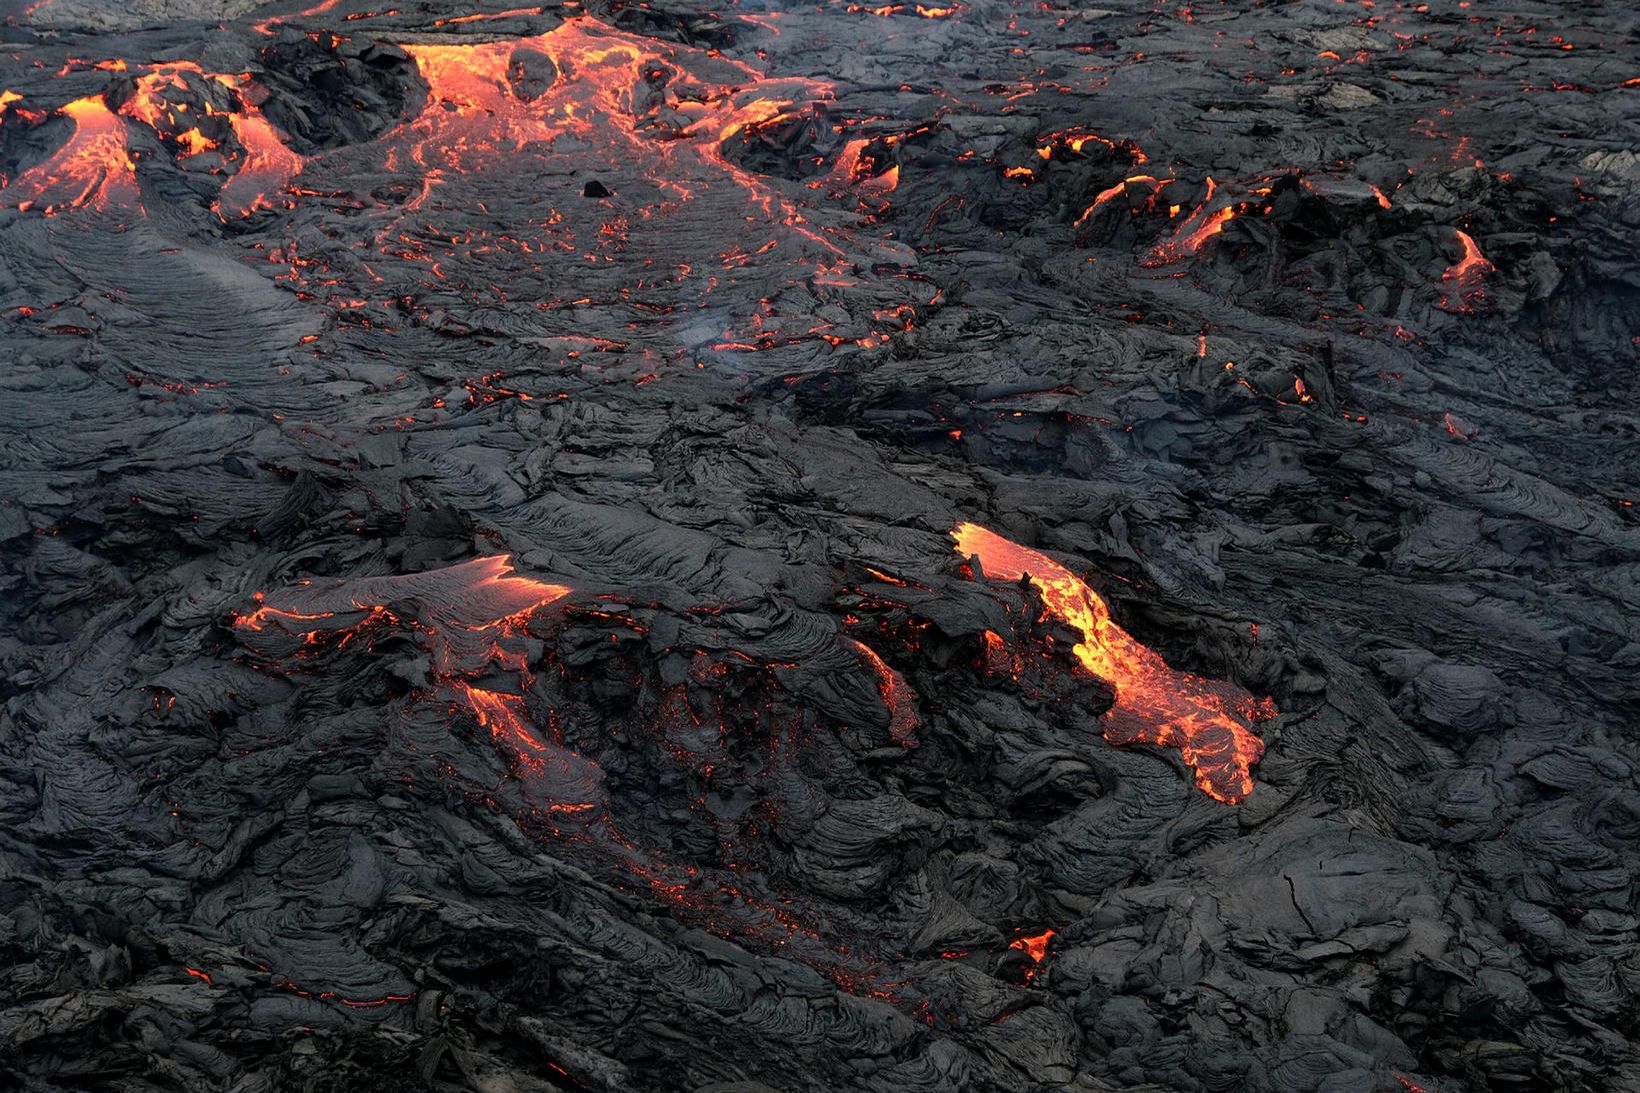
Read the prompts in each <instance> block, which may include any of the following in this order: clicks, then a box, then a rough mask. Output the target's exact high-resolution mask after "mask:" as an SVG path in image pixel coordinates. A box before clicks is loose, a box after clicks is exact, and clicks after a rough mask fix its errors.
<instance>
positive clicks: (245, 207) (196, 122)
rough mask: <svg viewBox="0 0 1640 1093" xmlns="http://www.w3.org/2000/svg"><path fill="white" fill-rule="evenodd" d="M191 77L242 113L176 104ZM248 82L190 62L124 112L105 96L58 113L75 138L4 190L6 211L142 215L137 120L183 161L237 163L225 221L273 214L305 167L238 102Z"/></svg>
mask: <svg viewBox="0 0 1640 1093" xmlns="http://www.w3.org/2000/svg"><path fill="white" fill-rule="evenodd" d="M122 67H123V65H122ZM185 75H192V76H194V77H197V78H198V79H199V80H200V81H210V82H215V83H217V84H220V85H222V86H223V87H226V88H229V89H231V90H232V91H233V92H234V97H235V99H236V100H237V101H238V102H239V104H240V109H237V110H217V109H216V108H215V107H213V106H212V105H211V103H210V102H209V101H208V100H207V101H205V103H204V106H203V113H199V112H197V111H190V109H189V106H188V104H187V103H186V102H185V101H182V100H181V99H180V98H178V97H177V96H176V93H177V92H178V91H186V90H187V89H188V88H187V84H186V83H185V81H184V76H185ZM249 79H250V78H249V77H248V76H241V75H223V74H218V73H208V72H205V71H203V70H202V69H201V68H200V67H199V66H198V65H197V64H194V63H193V62H191V61H169V62H166V63H164V64H158V65H154V66H152V67H151V68H149V69H148V70H147V71H145V72H144V73H143V75H141V76H139V77H137V79H136V87H135V89H134V91H133V93H132V94H131V96H130V97H129V98H127V99H126V100H125V102H124V103H123V104H122V105H121V106H120V108H119V110H118V111H117V112H116V111H113V110H110V109H109V108H108V104H107V103H106V102H105V101H104V99H103V97H102V96H100V95H90V96H87V97H86V98H83V99H76V100H75V101H73V102H71V103H69V104H67V105H66V106H64V107H62V108H61V109H60V110H59V111H58V113H60V114H62V115H63V116H65V117H68V118H70V119H71V120H72V121H73V122H74V132H73V133H72V134H71V135H70V136H69V139H68V141H67V142H66V143H64V145H63V146H62V147H61V148H59V149H58V150H57V151H56V152H55V153H54V154H53V155H52V156H51V157H50V158H49V159H47V160H46V161H45V162H43V163H40V164H38V165H37V166H35V167H32V168H30V169H29V170H27V171H24V172H23V173H22V174H20V175H18V176H17V178H15V179H13V180H12V181H11V184H10V185H9V186H7V187H6V189H5V193H6V200H7V203H8V204H15V205H16V207H17V208H19V209H22V210H25V211H26V210H28V209H32V208H35V207H37V206H43V208H42V211H43V212H44V213H45V215H47V216H55V215H57V214H58V213H61V212H63V211H65V210H68V209H81V208H89V209H97V210H102V209H107V208H110V207H115V208H136V209H138V210H139V211H140V210H141V202H140V199H139V196H138V188H137V177H136V172H135V163H134V161H133V160H132V158H131V152H130V148H129V145H128V142H127V140H126V131H125V121H124V120H123V119H124V118H130V119H132V120H133V121H137V122H140V123H142V124H144V125H147V126H148V127H149V128H151V129H153V130H154V131H155V132H156V133H157V134H159V135H160V136H162V137H167V138H169V139H171V140H173V141H175V142H176V144H177V145H178V150H177V153H176V156H177V158H178V159H179V160H180V159H187V158H190V157H192V156H197V155H200V154H201V153H204V152H207V151H217V152H220V153H221V154H222V156H223V160H224V162H225V163H226V164H233V163H234V162H235V161H236V160H237V161H238V164H237V169H236V170H235V171H234V172H233V174H231V175H230V176H229V177H228V179H227V181H226V182H225V183H224V184H223V186H222V189H221V191H220V193H219V194H218V196H217V202H216V205H217V213H218V215H221V213H222V210H223V209H226V210H228V211H230V212H232V213H234V214H236V215H240V216H243V215H245V214H246V213H248V212H250V211H252V210H254V209H258V208H267V207H270V206H271V205H272V199H271V198H270V196H269V195H270V194H273V193H276V192H277V191H279V190H281V189H283V188H284V187H285V186H286V185H287V184H288V183H289V182H290V180H291V178H292V177H294V176H295V175H296V174H297V172H299V171H301V170H302V168H303V166H304V165H305V164H306V160H305V159H304V158H303V157H302V156H300V155H298V154H297V153H295V152H293V151H291V150H290V149H289V148H287V147H286V146H285V143H284V141H283V140H282V139H281V138H280V136H279V133H278V131H277V130H275V129H274V127H273V125H272V124H271V123H270V122H269V121H268V119H267V118H265V117H264V116H263V115H262V113H261V111H259V110H257V109H256V108H255V107H253V106H250V105H249V104H248V103H247V102H246V101H245V100H244V97H243V96H242V95H240V94H239V92H240V91H241V90H243V88H244V87H245V85H246V84H247V83H248V82H249ZM173 99H175V100H176V101H173ZM11 101H15V99H13V100H11ZM202 127H204V128H202ZM205 128H208V129H210V130H211V132H212V133H215V134H216V136H217V137H222V136H225V135H226V133H227V132H230V131H231V132H232V134H233V138H234V140H235V142H237V144H238V148H237V149H234V148H224V147H223V146H222V144H221V143H220V141H219V140H217V139H216V138H215V137H213V136H212V135H211V134H210V133H207V132H205ZM217 173H221V172H217Z"/></svg>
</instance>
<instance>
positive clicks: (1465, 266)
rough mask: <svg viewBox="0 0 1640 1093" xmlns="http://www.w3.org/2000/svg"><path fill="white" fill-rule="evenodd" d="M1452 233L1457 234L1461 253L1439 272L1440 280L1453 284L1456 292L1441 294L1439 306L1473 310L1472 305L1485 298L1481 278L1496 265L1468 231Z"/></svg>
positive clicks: (1448, 308) (1447, 308)
mask: <svg viewBox="0 0 1640 1093" xmlns="http://www.w3.org/2000/svg"><path fill="white" fill-rule="evenodd" d="M1453 234H1454V235H1455V236H1457V238H1458V245H1459V246H1461V247H1462V248H1463V254H1462V255H1461V256H1460V257H1459V259H1458V260H1457V261H1456V262H1454V263H1452V265H1450V266H1448V267H1447V268H1446V272H1444V273H1442V274H1441V281H1442V282H1443V283H1446V284H1450V285H1453V286H1455V287H1456V289H1457V293H1456V295H1454V294H1453V293H1451V292H1448V293H1446V294H1445V295H1443V296H1442V297H1441V303H1440V306H1441V307H1442V308H1443V309H1445V310H1447V311H1473V310H1474V305H1475V304H1476V303H1479V302H1481V301H1482V300H1483V299H1484V298H1485V296H1484V287H1483V285H1482V280H1483V278H1484V277H1485V276H1486V274H1488V273H1491V272H1492V270H1493V269H1495V268H1496V267H1495V266H1493V265H1492V263H1491V262H1489V261H1487V258H1486V256H1485V255H1484V254H1482V253H1481V248H1480V246H1479V245H1478V244H1476V242H1475V241H1474V240H1473V239H1471V238H1470V237H1469V233H1468V232H1464V231H1455V232H1453Z"/></svg>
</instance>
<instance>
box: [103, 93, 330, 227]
mask: <svg viewBox="0 0 1640 1093" xmlns="http://www.w3.org/2000/svg"><path fill="white" fill-rule="evenodd" d="M185 73H191V74H193V75H194V76H197V77H198V78H199V79H201V80H209V81H214V82H215V83H218V84H221V85H222V86H223V87H226V88H229V89H230V90H232V91H233V92H234V97H235V99H237V100H238V102H239V103H240V106H241V108H240V109H239V110H220V111H219V110H217V109H215V108H214V107H213V106H212V105H211V104H210V103H209V102H206V103H205V107H204V109H205V120H206V122H207V123H209V120H210V119H212V118H220V119H222V120H223V121H225V122H226V123H227V125H228V127H229V129H231V130H232V132H233V136H234V139H235V141H237V142H238V144H239V147H240V148H241V149H243V151H242V152H230V153H225V158H227V159H228V160H229V161H230V162H231V161H232V160H234V159H238V160H239V161H240V162H239V164H238V169H237V170H236V171H235V172H234V173H233V175H232V177H230V178H229V179H228V181H227V182H225V183H224V184H223V186H222V190H221V192H220V193H219V194H218V195H217V212H218V214H219V215H220V213H221V211H222V210H223V209H227V210H229V211H230V212H232V213H234V214H235V215H238V216H244V215H245V214H247V213H249V212H252V211H254V210H256V209H265V208H271V207H272V205H273V200H272V198H271V197H270V196H269V195H270V194H273V193H277V192H278V191H280V190H282V189H284V188H285V186H286V185H288V184H289V183H290V180H291V179H292V178H294V177H295V176H296V175H297V174H298V173H299V172H300V171H301V170H302V168H303V167H304V166H305V165H306V163H307V160H306V159H305V158H304V157H303V156H300V155H298V154H297V153H295V152H293V151H291V150H290V149H289V148H288V147H286V145H285V142H284V140H283V139H282V138H281V137H280V136H279V133H278V131H277V130H276V129H274V127H273V124H272V123H271V122H269V121H268V119H267V118H266V117H264V116H263V115H262V112H261V111H260V110H258V109H257V108H256V107H254V106H251V105H250V104H249V102H248V101H246V99H245V97H244V95H242V94H240V92H242V91H244V90H245V89H246V88H247V86H248V85H249V83H250V77H249V76H244V75H224V74H222V73H211V72H205V71H204V70H202V69H201V68H200V67H199V66H198V65H197V64H194V63H193V62H191V61H173V62H169V63H166V64H162V65H156V66H154V68H153V69H152V71H150V72H148V73H146V74H145V75H143V76H141V77H139V78H138V79H137V87H136V92H135V94H133V95H132V96H131V98H130V99H128V100H126V102H125V104H124V105H123V106H121V107H120V113H122V114H127V115H129V116H130V117H133V118H135V119H137V120H138V121H141V122H144V123H145V124H147V125H148V126H149V127H150V128H152V129H153V130H154V131H155V132H157V133H159V134H160V135H162V136H170V137H173V138H174V139H176V140H178V141H179V142H181V143H182V144H183V145H184V148H183V155H184V156H187V155H197V154H198V153H199V152H201V151H204V150H205V149H207V148H216V147H218V146H217V144H216V142H215V141H212V140H210V139H209V138H208V137H207V136H206V135H205V134H203V133H202V132H200V130H199V128H198V119H194V120H192V121H190V120H189V115H188V109H187V106H186V105H185V104H173V103H172V101H171V100H170V98H169V97H168V95H167V93H168V92H174V91H178V90H186V88H187V85H186V84H185V83H184V82H183V75H184V74H185ZM189 125H193V126H194V127H193V128H187V126H189Z"/></svg>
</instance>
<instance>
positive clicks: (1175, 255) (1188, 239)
mask: <svg viewBox="0 0 1640 1093" xmlns="http://www.w3.org/2000/svg"><path fill="white" fill-rule="evenodd" d="M1217 190H1218V184H1217V183H1216V182H1214V181H1213V179H1212V178H1211V177H1209V178H1208V179H1207V193H1206V195H1205V196H1204V197H1203V198H1202V200H1201V204H1199V205H1197V206H1196V208H1195V211H1194V212H1192V213H1191V214H1190V216H1189V218H1188V219H1186V220H1185V222H1184V223H1183V224H1181V225H1179V230H1178V231H1176V232H1174V233H1173V237H1172V238H1171V239H1168V240H1165V241H1164V242H1161V243H1158V244H1157V245H1156V246H1155V247H1153V248H1151V251H1150V253H1149V254H1148V255H1146V256H1145V259H1144V261H1143V262H1141V263H1140V264H1141V265H1145V266H1165V265H1168V264H1170V263H1172V262H1177V261H1179V260H1180V259H1183V258H1188V257H1190V256H1191V255H1193V254H1195V253H1196V252H1197V251H1199V250H1201V248H1202V245H1203V244H1204V243H1206V242H1207V241H1208V240H1209V239H1212V238H1213V237H1214V236H1216V235H1218V234H1219V233H1220V232H1222V231H1223V230H1224V226H1225V225H1226V224H1228V223H1229V222H1230V221H1231V220H1233V219H1235V216H1236V207H1235V206H1234V205H1233V204H1231V205H1221V206H1219V207H1218V208H1216V209H1213V210H1212V211H1209V210H1208V205H1209V204H1210V203H1211V202H1212V200H1213V195H1214V193H1215V192H1217Z"/></svg>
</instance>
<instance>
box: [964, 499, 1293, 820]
mask: <svg viewBox="0 0 1640 1093" xmlns="http://www.w3.org/2000/svg"><path fill="white" fill-rule="evenodd" d="M951 537H952V538H953V539H954V540H956V549H957V553H958V554H960V555H962V556H963V557H964V558H978V559H979V562H980V565H981V566H982V567H983V568H984V572H985V576H987V577H990V578H993V579H996V580H1004V581H1017V580H1020V579H1021V578H1029V579H1030V582H1031V585H1032V586H1033V587H1034V588H1035V589H1036V591H1037V593H1038V594H1039V595H1040V596H1041V597H1042V606H1043V608H1044V609H1045V610H1046V611H1047V612H1048V614H1050V615H1052V616H1053V617H1054V618H1056V619H1058V620H1059V621H1060V622H1063V623H1065V624H1066V625H1068V626H1071V627H1073V628H1074V629H1076V630H1079V631H1081V633H1082V640H1081V641H1080V642H1078V643H1077V645H1076V647H1075V649H1074V650H1073V652H1074V653H1075V654H1076V659H1077V660H1078V661H1079V662H1080V663H1081V665H1082V667H1084V668H1086V669H1087V670H1088V671H1089V672H1091V673H1093V674H1094V675H1095V676H1097V677H1099V678H1100V679H1102V680H1104V681H1106V682H1107V683H1109V684H1110V685H1111V686H1112V688H1114V689H1115V691H1116V704H1115V705H1114V706H1113V707H1112V708H1111V710H1110V713H1109V714H1108V715H1106V718H1105V730H1104V731H1105V739H1106V740H1109V741H1110V742H1111V743H1112V744H1155V745H1158V746H1160V747H1166V748H1177V749H1178V750H1179V754H1180V755H1181V756H1182V757H1183V758H1184V761H1185V762H1186V763H1187V764H1189V765H1190V767H1191V769H1193V770H1194V771H1195V772H1196V785H1197V787H1198V788H1199V789H1201V790H1202V792H1204V793H1206V794H1208V795H1209V796H1211V797H1215V798H1217V799H1218V800H1220V801H1224V802H1226V803H1228V804H1237V803H1240V802H1241V801H1243V800H1245V799H1246V797H1247V795H1248V794H1249V793H1251V792H1252V791H1253V775H1252V766H1253V764H1254V763H1256V762H1258V760H1259V758H1260V757H1261V756H1262V755H1263V754H1264V742H1263V741H1262V740H1260V739H1259V738H1258V737H1257V736H1256V735H1255V734H1254V733H1253V731H1252V729H1251V726H1252V725H1253V724H1254V723H1256V722H1258V721H1265V720H1268V719H1269V718H1271V717H1274V716H1275V714H1276V708H1275V703H1274V702H1272V701H1271V700H1270V699H1268V698H1265V699H1264V700H1262V701H1255V700H1254V699H1253V697H1252V696H1251V695H1249V694H1248V693H1247V692H1246V691H1243V690H1242V689H1241V688H1239V687H1237V686H1235V685H1234V684H1231V683H1225V682H1222V681H1218V680H1211V679H1203V678H1202V677H1201V676H1196V675H1191V674H1190V673H1188V672H1180V671H1176V670H1174V669H1172V668H1169V667H1168V666H1167V662H1166V661H1164V660H1163V659H1162V658H1161V656H1160V655H1159V654H1158V653H1156V652H1155V651H1154V650H1151V649H1149V648H1147V647H1145V646H1144V645H1142V644H1140V643H1139V642H1138V641H1136V640H1135V639H1134V638H1133V636H1132V635H1131V634H1129V633H1128V632H1127V631H1126V630H1124V629H1122V628H1121V627H1120V626H1118V625H1117V624H1116V620H1115V619H1113V618H1111V614H1110V608H1109V607H1108V606H1107V605H1106V604H1105V601H1104V600H1103V599H1102V598H1101V597H1100V596H1099V594H1098V593H1096V592H1095V591H1093V589H1091V588H1089V587H1088V586H1087V583H1086V582H1085V581H1083V580H1082V578H1080V577H1078V576H1077V575H1076V574H1074V573H1072V572H1071V571H1070V570H1068V569H1066V568H1065V567H1064V566H1062V565H1060V564H1059V563H1058V562H1056V561H1054V560H1053V559H1052V558H1049V557H1048V556H1047V555H1045V554H1041V553H1039V552H1037V551H1034V550H1031V549H1030V548H1028V547H1023V546H1020V545H1019V544H1018V543H1015V542H1011V541H1010V540H1007V539H1004V538H1003V537H1002V536H1000V535H998V534H996V533H995V532H992V531H988V530H987V529H985V528H982V527H980V526H979V525H978V524H970V523H963V524H958V525H957V527H956V529H955V530H953V531H952V533H951Z"/></svg>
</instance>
